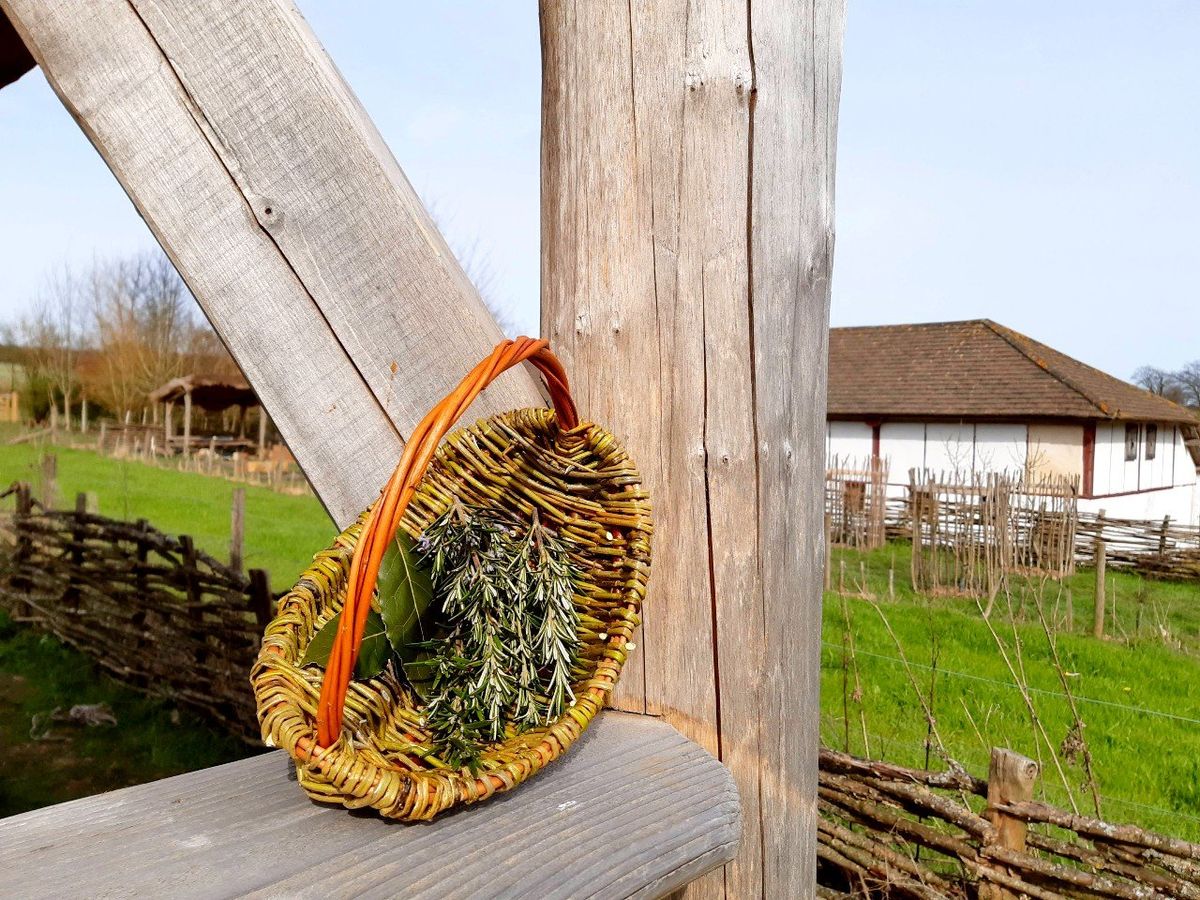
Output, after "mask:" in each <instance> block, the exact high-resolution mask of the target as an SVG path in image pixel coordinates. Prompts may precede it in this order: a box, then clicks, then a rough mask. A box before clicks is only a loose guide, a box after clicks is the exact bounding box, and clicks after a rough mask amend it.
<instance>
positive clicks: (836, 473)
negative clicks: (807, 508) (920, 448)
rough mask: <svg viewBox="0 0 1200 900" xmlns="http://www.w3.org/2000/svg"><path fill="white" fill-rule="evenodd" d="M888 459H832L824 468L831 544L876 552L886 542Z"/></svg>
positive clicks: (827, 518) (826, 507)
mask: <svg viewBox="0 0 1200 900" xmlns="http://www.w3.org/2000/svg"><path fill="white" fill-rule="evenodd" d="M887 481H888V464H887V460H881V459H878V458H876V457H872V458H870V459H868V460H866V461H863V460H856V459H852V458H850V457H839V456H835V457H832V458H831V459H830V460H829V462H828V464H827V466H826V469H825V515H826V521H827V523H828V538H829V542H830V543H832V544H837V545H839V546H842V547H854V548H856V549H858V550H874V549H875V548H876V547H882V546H883V544H884V542H885V541H886V540H887V533H886V530H885V527H884V523H885V520H886V515H887Z"/></svg>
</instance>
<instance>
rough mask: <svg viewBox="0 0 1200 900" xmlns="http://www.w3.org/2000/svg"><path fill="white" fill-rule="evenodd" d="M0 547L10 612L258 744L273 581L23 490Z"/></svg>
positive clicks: (18, 488)
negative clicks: (256, 668) (258, 674)
mask: <svg viewBox="0 0 1200 900" xmlns="http://www.w3.org/2000/svg"><path fill="white" fill-rule="evenodd" d="M10 495H12V496H15V498H16V509H15V512H14V513H13V515H12V516H11V518H9V519H8V520H7V521H5V522H3V523H0V527H2V529H3V530H4V531H7V532H9V534H8V535H7V537H8V538H9V539H8V540H6V541H4V543H3V545H0V607H2V608H4V609H5V610H6V611H7V612H8V613H9V614H10V615H12V616H13V617H14V618H16V619H17V620H19V621H26V622H30V623H32V624H34V625H36V626H37V627H40V628H44V629H45V630H47V631H50V632H51V633H53V634H54V635H55V636H57V637H58V638H59V639H61V640H62V641H64V642H65V643H67V644H70V645H71V646H73V647H75V648H77V649H78V650H80V651H82V652H83V653H86V654H87V655H88V656H91V657H93V658H94V659H95V660H96V661H97V662H98V663H99V665H100V666H101V667H102V668H104V669H106V670H107V671H108V672H110V673H112V675H113V676H114V677H116V678H118V679H119V680H120V681H122V682H124V683H126V684H129V685H131V686H133V687H135V688H138V689H140V690H143V691H146V692H148V693H152V694H155V695H163V694H166V695H168V696H170V697H171V698H172V699H174V700H175V701H177V702H179V703H180V704H183V705H185V706H188V707H191V708H193V709H195V710H198V711H200V712H202V713H206V714H209V715H211V716H213V717H215V718H216V719H217V720H219V721H223V722H235V723H237V731H238V733H239V734H240V735H241V736H242V737H244V738H245V739H246V740H248V741H257V740H258V739H259V732H258V725H257V720H256V717H255V712H254V698H253V696H252V695H251V693H250V691H249V690H248V688H247V678H248V677H249V669H250V665H251V663H252V662H253V660H254V657H255V654H256V653H257V651H258V645H259V641H260V639H261V635H262V630H263V628H264V627H265V625H266V623H267V621H269V620H270V618H271V615H272V607H273V597H272V594H271V590H270V586H269V578H268V575H267V573H266V572H265V571H263V570H261V569H251V570H250V571H249V572H248V573H246V574H243V573H241V572H239V571H237V570H236V569H234V568H232V567H230V566H228V565H225V564H223V563H221V562H219V561H218V560H216V559H214V558H213V557H211V556H209V555H208V554H206V553H204V552H203V551H201V550H198V549H196V546H195V543H194V542H193V540H192V538H191V537H189V536H188V535H179V536H172V535H169V534H164V533H163V532H161V531H158V530H156V529H154V528H153V527H151V526H150V524H149V523H147V522H146V521H145V520H139V521H136V522H124V521H120V520H116V519H108V518H105V517H103V516H100V515H96V514H94V513H90V512H88V511H87V498H86V495H85V494H80V495H79V496H78V497H77V498H76V504H75V508H74V509H73V510H56V509H47V508H45V507H44V506H43V505H42V504H40V503H38V502H37V501H36V500H34V499H33V498H32V497H31V496H30V492H29V486H28V485H26V484H23V483H17V484H14V485H12V486H11V487H9V488H8V489H7V490H6V491H4V492H3V493H0V497H7V496H10Z"/></svg>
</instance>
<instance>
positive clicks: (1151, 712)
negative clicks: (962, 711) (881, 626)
mask: <svg viewBox="0 0 1200 900" xmlns="http://www.w3.org/2000/svg"><path fill="white" fill-rule="evenodd" d="M821 645H822V646H823V647H825V648H826V649H829V650H837V651H839V652H840V651H841V650H842V646H841V644H835V643H833V642H831V641H822V642H821ZM854 653H855V655H857V656H867V657H870V658H872V659H881V660H886V661H888V662H891V663H898V664H900V665H904V664H905V663H906V662H907V664H908V665H909V666H910V667H912V668H914V669H921V670H922V671H925V672H934V671H936V672H937V673H938V674H939V675H950V676H952V677H954V678H963V679H966V680H968V681H978V682H982V683H984V684H991V685H995V686H997V687H1003V688H1007V689H1008V690H1013V691H1019V690H1021V685H1018V684H1014V683H1013V682H1011V681H1001V680H1000V679H998V678H988V677H986V676H984V675H973V674H971V673H970V672H956V671H954V670H953V669H943V668H942V667H941V666H938V667H937V668H936V669H935V668H934V667H933V666H931V665H928V664H927V663H919V662H914V661H913V660H911V659H910V660H907V661H906V660H903V659H901V658H900V657H899V656H892V655H890V654H887V653H872V652H871V651H869V650H860V649H857V648H856V649H855V651H854ZM1025 690H1026V691H1028V692H1029V693H1031V694H1037V695H1039V696H1042V697H1056V698H1058V699H1060V700H1066V699H1067V696H1066V694H1064V693H1063V692H1062V691H1051V690H1047V689H1046V688H1038V687H1033V686H1032V685H1026V686H1025ZM1073 696H1074V697H1075V700H1076V702H1078V703H1092V704H1094V705H1096V706H1105V707H1110V708H1112V709H1119V710H1121V711H1123V712H1136V713H1138V714H1140V715H1145V716H1156V717H1158V718H1161V719H1169V720H1171V721H1175V722H1182V723H1184V724H1185V725H1200V719H1194V718H1191V717H1190V716H1181V715H1179V714H1178V713H1169V712H1165V711H1163V710H1161V709H1151V708H1150V707H1147V706H1135V705H1132V704H1125V703H1117V702H1116V701H1114V700H1102V699H1100V698H1099V697H1085V696H1082V695H1080V694H1074V695H1073Z"/></svg>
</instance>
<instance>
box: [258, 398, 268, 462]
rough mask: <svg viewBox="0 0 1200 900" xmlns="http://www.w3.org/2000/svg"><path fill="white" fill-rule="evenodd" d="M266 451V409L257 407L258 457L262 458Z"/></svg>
mask: <svg viewBox="0 0 1200 900" xmlns="http://www.w3.org/2000/svg"><path fill="white" fill-rule="evenodd" d="M266 451H267V411H266V410H265V409H263V408H262V407H261V406H260V407H259V408H258V458H259V459H262V458H263V456H264V455H265V454H266Z"/></svg>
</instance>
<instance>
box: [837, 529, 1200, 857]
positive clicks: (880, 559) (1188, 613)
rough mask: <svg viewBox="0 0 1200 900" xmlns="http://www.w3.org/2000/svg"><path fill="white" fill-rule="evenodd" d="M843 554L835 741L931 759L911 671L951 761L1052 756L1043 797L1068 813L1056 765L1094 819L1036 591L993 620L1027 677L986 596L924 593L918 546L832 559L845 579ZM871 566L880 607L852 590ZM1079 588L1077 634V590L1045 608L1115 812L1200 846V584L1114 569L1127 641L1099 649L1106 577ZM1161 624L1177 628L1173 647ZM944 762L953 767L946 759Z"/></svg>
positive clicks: (1109, 812)
mask: <svg viewBox="0 0 1200 900" xmlns="http://www.w3.org/2000/svg"><path fill="white" fill-rule="evenodd" d="M893 556H894V559H895V567H896V597H895V599H894V600H891V599H889V597H888V590H887V571H888V569H889V568H890V567H891V565H892V559H893ZM843 559H844V560H845V561H846V567H847V575H846V582H845V591H846V596H845V597H843V596H841V595H839V594H838V593H837V590H836V589H837V587H838V577H837V575H836V574H835V577H834V584H833V586H834V588H835V590H834V591H833V592H831V593H827V594H826V596H825V609H824V630H823V635H822V637H823V651H822V657H821V690H822V696H821V708H822V737H823V739H824V741H825V742H826V743H827V744H829V745H831V746H833V747H837V748H843V747H845V746H847V733H848V735H849V737H848V746H849V749H850V751H851V752H853V753H858V754H863V753H869V755H871V756H875V757H883V758H886V759H888V760H892V761H896V762H900V763H906V764H910V765H923V764H924V762H925V758H926V757H925V739H926V735H927V731H928V726H927V720H926V716H925V714H924V711H923V708H922V705H921V701H920V700H919V699H918V695H917V692H916V689H914V687H913V686H912V684H911V683H910V673H911V679H912V680H913V681H915V682H916V686H917V688H919V689H920V691H921V692H922V694H923V695H924V697H925V698H926V701H927V702H930V705H931V707H932V710H933V713H934V717H935V720H936V726H937V730H938V732H939V734H940V736H941V738H942V740H943V742H944V744H945V747H946V749H947V751H948V753H949V755H950V756H951V757H953V758H954V759H957V760H958V761H960V762H962V763H963V764H964V765H966V766H967V768H968V769H969V770H970V771H972V772H973V773H975V774H977V775H981V776H982V775H984V774H986V771H987V761H988V755H989V748H990V747H991V746H993V745H999V746H1005V747H1009V748H1011V749H1013V750H1016V751H1018V752H1021V753H1024V754H1026V755H1027V756H1030V757H1033V758H1035V759H1041V760H1042V762H1043V775H1042V777H1041V779H1040V784H1041V785H1042V788H1043V790H1044V796H1045V797H1046V798H1047V799H1049V800H1051V801H1052V802H1055V803H1057V804H1059V805H1069V803H1068V788H1067V787H1064V784H1063V781H1064V779H1063V778H1062V777H1060V775H1059V773H1058V771H1057V769H1056V767H1055V763H1054V760H1055V758H1056V757H1057V758H1058V759H1059V762H1060V764H1061V765H1062V768H1063V774H1064V775H1065V781H1066V784H1067V785H1069V789H1070V793H1071V794H1073V795H1074V796H1075V798H1076V802H1077V803H1078V805H1079V808H1080V810H1081V811H1082V812H1085V813H1090V812H1092V811H1093V809H1094V807H1093V806H1092V798H1091V793H1090V791H1089V790H1088V789H1086V788H1085V787H1084V786H1083V782H1084V781H1085V777H1084V774H1083V769H1082V767H1081V765H1080V764H1079V759H1080V758H1081V754H1078V753H1077V754H1075V756H1074V758H1075V762H1074V763H1071V762H1068V761H1067V760H1066V759H1065V758H1064V754H1063V753H1062V752H1061V747H1062V745H1063V743H1064V740H1065V739H1066V738H1067V736H1068V733H1069V732H1070V730H1071V724H1072V722H1073V717H1072V715H1071V711H1070V706H1069V703H1068V701H1067V699H1066V697H1065V695H1064V691H1063V686H1062V683H1061V678H1060V676H1059V674H1058V671H1057V670H1056V668H1055V666H1054V665H1053V663H1052V655H1051V653H1050V647H1049V642H1048V640H1047V635H1046V631H1045V629H1044V628H1043V627H1042V625H1041V622H1040V619H1039V615H1038V607H1037V599H1036V598H1037V594H1038V589H1037V587H1036V586H1029V587H1028V588H1027V589H1025V590H1022V591H1017V592H1016V593H1015V594H1014V596H1013V607H1012V610H1011V614H1010V610H1009V608H1008V604H1007V602H1006V601H1005V600H1004V599H1003V598H1001V600H1000V601H999V602H998V603H997V608H996V610H995V612H994V613H993V614H992V618H991V621H992V624H993V626H994V628H995V629H996V632H997V633H998V635H999V638H1000V640H1001V641H1002V642H1003V643H1004V646H1005V652H1006V653H1007V654H1008V656H1009V659H1010V661H1011V662H1012V665H1013V667H1014V668H1015V669H1016V672H1017V678H1014V675H1013V673H1012V672H1011V671H1010V670H1009V668H1008V666H1007V665H1006V663H1005V661H1004V658H1003V656H1002V654H1001V652H1000V649H999V647H998V645H997V641H996V639H995V638H993V636H992V635H991V633H990V632H989V630H988V627H987V623H985V622H984V621H983V618H982V616H981V615H980V611H979V609H978V608H977V606H976V605H975V602H974V601H973V600H966V599H937V600H930V599H928V598H925V597H920V596H917V595H915V594H914V593H913V591H912V589H911V586H910V584H911V583H910V579H909V575H908V566H909V549H908V547H907V545H894V546H890V547H887V548H884V549H882V550H879V551H875V552H873V553H870V554H858V553H855V552H853V551H835V554H834V567H835V568H834V571H835V573H837V572H839V571H840V561H841V560H843ZM860 562H862V563H864V564H865V566H866V575H867V578H866V593H869V594H873V595H874V596H875V598H876V602H877V604H878V609H876V606H875V605H873V604H872V602H871V601H870V600H867V599H864V598H862V597H856V596H851V595H852V594H856V593H859V592H860V586H861V576H860V574H859V573H860ZM1066 586H1069V587H1070V588H1071V592H1072V597H1073V606H1074V629H1073V630H1072V631H1071V632H1070V633H1068V632H1066V631H1065V629H1064V628H1063V626H1064V624H1065V621H1064V620H1065V618H1066V605H1065V595H1063V594H1061V593H1060V592H1059V588H1058V585H1056V584H1053V583H1051V584H1049V585H1046V586H1044V587H1043V588H1042V591H1041V593H1042V608H1043V609H1044V610H1045V613H1046V617H1047V619H1048V620H1050V621H1051V622H1052V623H1057V625H1058V628H1059V630H1056V631H1055V632H1054V633H1055V638H1056V643H1057V648H1058V653H1059V656H1060V659H1061V662H1062V668H1063V670H1064V671H1065V672H1066V673H1068V674H1067V675H1066V681H1067V683H1068V685H1069V687H1070V690H1071V692H1072V694H1074V696H1075V698H1076V702H1077V706H1078V709H1079V713H1080V717H1081V719H1082V720H1083V722H1084V724H1085V726H1086V727H1085V728H1084V730H1083V736H1084V739H1085V740H1086V743H1087V747H1088V749H1089V750H1090V752H1091V755H1092V768H1093V772H1094V774H1095V777H1096V782H1097V786H1098V791H1099V793H1100V795H1101V798H1102V800H1101V802H1102V809H1103V813H1104V815H1105V817H1106V818H1109V819H1111V820H1115V821H1129V822H1136V823H1138V824H1142V825H1145V826H1149V827H1152V828H1156V829H1158V830H1161V831H1164V832H1167V833H1169V834H1174V835H1179V836H1185V837H1190V838H1192V839H1197V838H1200V656H1198V655H1197V648H1198V647H1200V587H1198V586H1197V585H1195V584H1176V583H1167V582H1153V581H1147V580H1144V579H1141V578H1138V577H1136V576H1132V575H1125V574H1120V575H1113V576H1112V580H1111V582H1110V597H1109V602H1110V603H1111V594H1112V592H1113V587H1114V586H1115V593H1116V596H1117V616H1116V621H1115V623H1113V622H1112V621H1111V620H1110V627H1109V631H1110V632H1111V633H1115V634H1116V635H1117V638H1116V639H1112V640H1103V641H1100V640H1096V639H1095V638H1093V637H1092V636H1091V633H1090V632H1091V623H1092V604H1093V595H1094V574H1093V573H1092V572H1090V571H1084V572H1080V573H1079V574H1077V575H1076V576H1074V577H1073V578H1072V579H1069V580H1068V582H1067V585H1066ZM1022 596H1023V597H1024V609H1023V611H1022V609H1021V605H1020V601H1021V597H1022ZM1056 608H1057V613H1056ZM881 612H882V616H881V615H880V613H881ZM884 617H886V619H887V622H888V623H889V624H890V626H891V628H892V631H893V632H894V633H895V636H896V637H895V639H893V638H892V637H891V636H890V635H889V633H888V630H887V627H886V625H885V624H884ZM847 620H848V621H849V625H850V633H851V634H852V635H853V642H854V654H853V663H854V664H855V665H856V666H857V670H858V675H859V679H860V681H859V684H860V685H861V692H860V693H861V698H862V699H861V703H859V702H857V701H856V699H855V696H856V690H855V688H856V684H855V680H854V667H853V666H850V667H849V671H848V672H847V667H846V666H844V665H843V661H844V660H846V661H847V662H849V661H850V657H849V656H848V655H847V653H846V649H845V648H846V644H845V643H844V641H845V635H846V633H847V628H846V625H847ZM1139 621H1140V628H1139V624H1138V623H1139ZM1161 628H1165V629H1166V635H1165V637H1164V632H1163V631H1162V630H1161ZM897 643H898V644H899V647H900V648H902V651H903V655H904V657H906V658H907V660H908V663H909V666H908V669H907V670H906V667H905V665H904V663H903V662H901V661H900V660H899V657H900V655H901V654H900V651H899V650H898V648H897ZM1168 644H1169V645H1168ZM1018 646H1019V647H1020V652H1019V654H1018V652H1017V647H1018ZM1018 680H1020V681H1023V682H1024V683H1025V684H1027V685H1028V686H1029V688H1030V690H1029V696H1030V699H1031V701H1032V704H1033V707H1034V713H1035V714H1036V716H1037V718H1038V719H1039V720H1040V722H1041V723H1042V726H1043V727H1044V729H1045V732H1046V738H1042V737H1041V735H1040V733H1038V732H1037V731H1035V728H1034V726H1033V722H1032V719H1031V714H1030V711H1029V709H1028V706H1027V704H1026V702H1025V701H1024V700H1023V698H1022V694H1021V691H1020V690H1018V688H1017V686H1016V684H1017V681H1018ZM930 697H932V701H930V700H929V698H930ZM847 712H848V716H847V715H846V713H847ZM847 718H848V719H849V729H848V730H847V727H846V720H847ZM864 720H865V731H866V733H867V734H866V738H865V739H864V736H863V731H864V727H863V722H864ZM1047 739H1048V741H1047ZM1052 748H1053V749H1052ZM1067 755H1070V754H1067ZM932 764H933V765H934V766H935V767H938V766H940V765H941V764H940V762H939V761H938V760H937V758H936V754H935V756H934V758H933V763H932Z"/></svg>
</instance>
